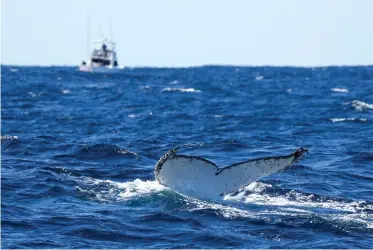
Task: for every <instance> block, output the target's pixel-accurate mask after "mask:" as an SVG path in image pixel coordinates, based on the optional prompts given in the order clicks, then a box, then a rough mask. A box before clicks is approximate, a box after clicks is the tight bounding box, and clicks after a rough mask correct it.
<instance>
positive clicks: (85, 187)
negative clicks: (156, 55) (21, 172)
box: [71, 176, 373, 230]
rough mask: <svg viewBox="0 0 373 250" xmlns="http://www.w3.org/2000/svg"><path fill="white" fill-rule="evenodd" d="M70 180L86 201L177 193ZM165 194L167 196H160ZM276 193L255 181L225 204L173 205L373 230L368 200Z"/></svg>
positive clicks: (139, 183) (152, 186) (136, 184)
mask: <svg viewBox="0 0 373 250" xmlns="http://www.w3.org/2000/svg"><path fill="white" fill-rule="evenodd" d="M71 178H74V179H75V181H76V183H77V186H76V188H77V190H78V191H79V193H80V194H82V195H83V196H84V197H85V198H86V199H92V200H96V201H98V202H103V203H111V202H129V201H133V200H138V199H141V198H150V201H151V202H157V201H158V200H159V198H160V197H163V198H166V199H170V198H172V197H173V196H172V193H173V194H176V193H174V192H172V191H171V190H170V189H169V188H168V187H165V186H163V185H161V184H159V183H158V182H157V181H149V180H147V181H144V180H140V179H136V180H134V181H129V182H124V183H121V182H115V181H110V180H97V179H93V178H90V177H84V176H83V177H82V176H80V177H76V176H75V177H74V176H72V177H71ZM165 191H167V193H163V195H162V196H159V194H160V193H162V192H165ZM273 191H274V187H273V186H272V185H270V184H266V183H261V182H254V183H252V184H250V185H249V186H247V187H245V188H243V189H241V190H239V191H237V192H236V193H234V194H229V195H226V196H225V197H224V200H223V201H222V202H213V201H204V200H198V199H195V198H190V197H186V196H183V195H178V194H177V195H178V196H179V198H180V199H178V200H177V202H176V203H175V204H174V205H175V206H177V205H179V206H181V207H180V209H185V210H187V211H189V212H197V213H200V214H203V215H206V216H208V215H211V216H216V215H218V216H222V217H223V218H226V219H240V218H252V219H260V220H264V221H270V220H271V218H273V216H277V217H278V219H277V220H280V221H281V219H284V220H285V219H286V218H288V217H291V218H292V217H297V218H298V217H300V218H304V219H305V220H306V223H312V221H315V220H318V221H319V223H325V222H324V220H325V221H327V222H328V223H329V224H330V225H333V223H336V222H337V223H344V224H347V225H348V226H349V227H350V226H351V227H355V228H361V227H362V226H363V228H365V229H371V228H373V213H372V211H373V204H370V203H367V202H366V201H346V200H343V199H336V198H330V197H324V196H318V195H314V194H305V193H301V192H298V191H295V190H290V191H286V192H285V193H284V194H280V195H278V194H277V193H276V192H273ZM171 200H173V199H171ZM147 201H149V199H148V200H147ZM180 201H181V203H180ZM142 202H144V200H142ZM242 206H245V207H242ZM246 206H249V207H246ZM253 206H254V207H253ZM317 218H320V219H321V221H320V219H317ZM365 229H363V230H365Z"/></svg>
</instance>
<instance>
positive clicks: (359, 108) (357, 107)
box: [351, 100, 373, 111]
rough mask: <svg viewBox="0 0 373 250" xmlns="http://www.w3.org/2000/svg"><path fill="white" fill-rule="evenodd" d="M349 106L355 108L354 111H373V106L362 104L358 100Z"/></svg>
mask: <svg viewBox="0 0 373 250" xmlns="http://www.w3.org/2000/svg"><path fill="white" fill-rule="evenodd" d="M351 105H352V107H354V108H355V110H356V111H363V110H366V109H370V110H373V104H369V103H366V102H362V101H359V100H354V101H352V102H351Z"/></svg>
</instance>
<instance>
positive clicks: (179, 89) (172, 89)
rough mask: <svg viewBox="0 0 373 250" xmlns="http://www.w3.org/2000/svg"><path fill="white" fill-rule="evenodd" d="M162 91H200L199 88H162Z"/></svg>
mask: <svg viewBox="0 0 373 250" xmlns="http://www.w3.org/2000/svg"><path fill="white" fill-rule="evenodd" d="M162 92H190V93H200V92H201V90H198V89H194V88H164V89H162Z"/></svg>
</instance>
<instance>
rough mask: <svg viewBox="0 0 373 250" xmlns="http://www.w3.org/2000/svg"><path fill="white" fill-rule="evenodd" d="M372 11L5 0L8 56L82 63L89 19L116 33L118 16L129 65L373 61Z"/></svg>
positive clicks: (346, 6) (317, 3) (295, 2)
mask: <svg viewBox="0 0 373 250" xmlns="http://www.w3.org/2000/svg"><path fill="white" fill-rule="evenodd" d="M372 13H373V1H372V0H302V1H300V0H281V1H279V0H255V1H254V0H224V1H223V0H132V1H129V0H105V1H104V0H1V63H2V64H10V65H78V64H80V63H81V62H82V60H86V59H87V33H88V32H87V30H88V28H87V27H89V34H90V36H89V38H90V39H92V40H93V39H102V38H104V37H108V38H109V37H110V23H111V27H112V34H113V39H114V40H115V42H116V43H117V51H118V59H119V64H120V65H124V66H156V67H185V66H198V65H206V64H208V65H248V66H257V65H275V66H282V65H292V66H325V65H372V64H373V14H372ZM87 17H89V20H90V21H89V22H87ZM87 23H89V25H87Z"/></svg>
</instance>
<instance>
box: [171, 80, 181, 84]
mask: <svg viewBox="0 0 373 250" xmlns="http://www.w3.org/2000/svg"><path fill="white" fill-rule="evenodd" d="M178 83H179V81H178V80H175V81H172V82H170V84H178Z"/></svg>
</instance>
